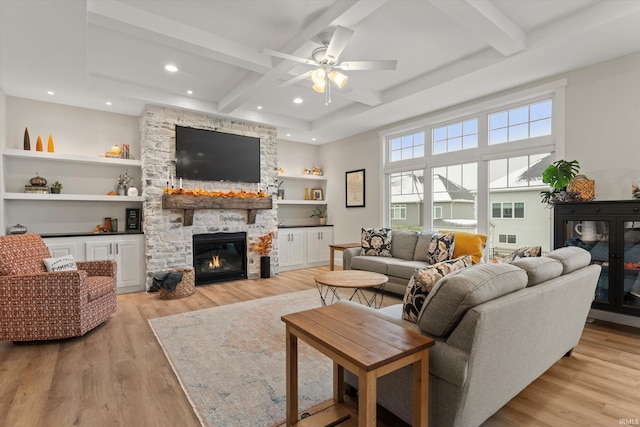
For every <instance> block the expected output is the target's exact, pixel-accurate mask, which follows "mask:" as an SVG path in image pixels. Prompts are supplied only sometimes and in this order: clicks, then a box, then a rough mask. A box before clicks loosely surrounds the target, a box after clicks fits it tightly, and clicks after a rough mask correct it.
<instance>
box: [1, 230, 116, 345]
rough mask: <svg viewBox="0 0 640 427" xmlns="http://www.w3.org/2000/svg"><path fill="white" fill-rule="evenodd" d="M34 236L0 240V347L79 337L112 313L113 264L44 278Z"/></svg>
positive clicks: (89, 264)
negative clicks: (16, 343) (5, 344)
mask: <svg viewBox="0 0 640 427" xmlns="http://www.w3.org/2000/svg"><path fill="white" fill-rule="evenodd" d="M50 256H51V255H50V253H49V249H48V248H47V246H46V245H45V243H44V241H43V240H42V238H41V237H40V236H39V235H38V234H21V235H11V236H0V341H35V340H51V339H60V338H69V337H76V336H82V335H84V334H85V333H87V332H88V331H90V330H91V329H93V328H95V327H96V326H98V325H100V324H101V323H102V322H104V321H105V320H106V319H108V318H109V316H110V315H111V314H112V313H113V312H114V311H115V310H116V271H117V270H116V269H117V265H116V262H115V261H111V260H105V261H79V262H76V265H77V268H78V269H77V270H64V271H53V272H47V269H46V267H45V264H44V261H43V260H44V259H45V258H49V257H50Z"/></svg>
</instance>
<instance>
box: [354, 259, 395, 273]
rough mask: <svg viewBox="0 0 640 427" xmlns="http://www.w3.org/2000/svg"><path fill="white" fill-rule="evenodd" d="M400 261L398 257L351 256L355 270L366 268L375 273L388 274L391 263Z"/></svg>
mask: <svg viewBox="0 0 640 427" xmlns="http://www.w3.org/2000/svg"><path fill="white" fill-rule="evenodd" d="M398 261H402V260H398V259H396V258H391V257H381V256H364V255H358V256H355V257H353V258H351V268H352V269H353V270H365V271H371V272H373V273H380V274H388V269H389V265H391V264H394V263H396V262H398Z"/></svg>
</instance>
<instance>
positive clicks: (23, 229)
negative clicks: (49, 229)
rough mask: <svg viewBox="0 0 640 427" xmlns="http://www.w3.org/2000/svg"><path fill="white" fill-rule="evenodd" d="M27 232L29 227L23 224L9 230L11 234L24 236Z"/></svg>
mask: <svg viewBox="0 0 640 427" xmlns="http://www.w3.org/2000/svg"><path fill="white" fill-rule="evenodd" d="M26 232H27V227H25V226H24V225H22V224H16V225H14V226H12V227H11V228H10V229H9V234H24V233H26Z"/></svg>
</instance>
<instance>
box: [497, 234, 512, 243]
mask: <svg viewBox="0 0 640 427" xmlns="http://www.w3.org/2000/svg"><path fill="white" fill-rule="evenodd" d="M498 242H500V243H510V244H515V243H516V235H515V234H498Z"/></svg>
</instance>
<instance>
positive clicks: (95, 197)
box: [3, 193, 142, 202]
mask: <svg viewBox="0 0 640 427" xmlns="http://www.w3.org/2000/svg"><path fill="white" fill-rule="evenodd" d="M3 198H4V199H5V200H36V201H57V202H58V201H60V202H61V201H79V202H141V201H142V196H108V195H106V194H105V195H100V194H64V193H61V194H37V193H35V194H34V193H4V195H3Z"/></svg>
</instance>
